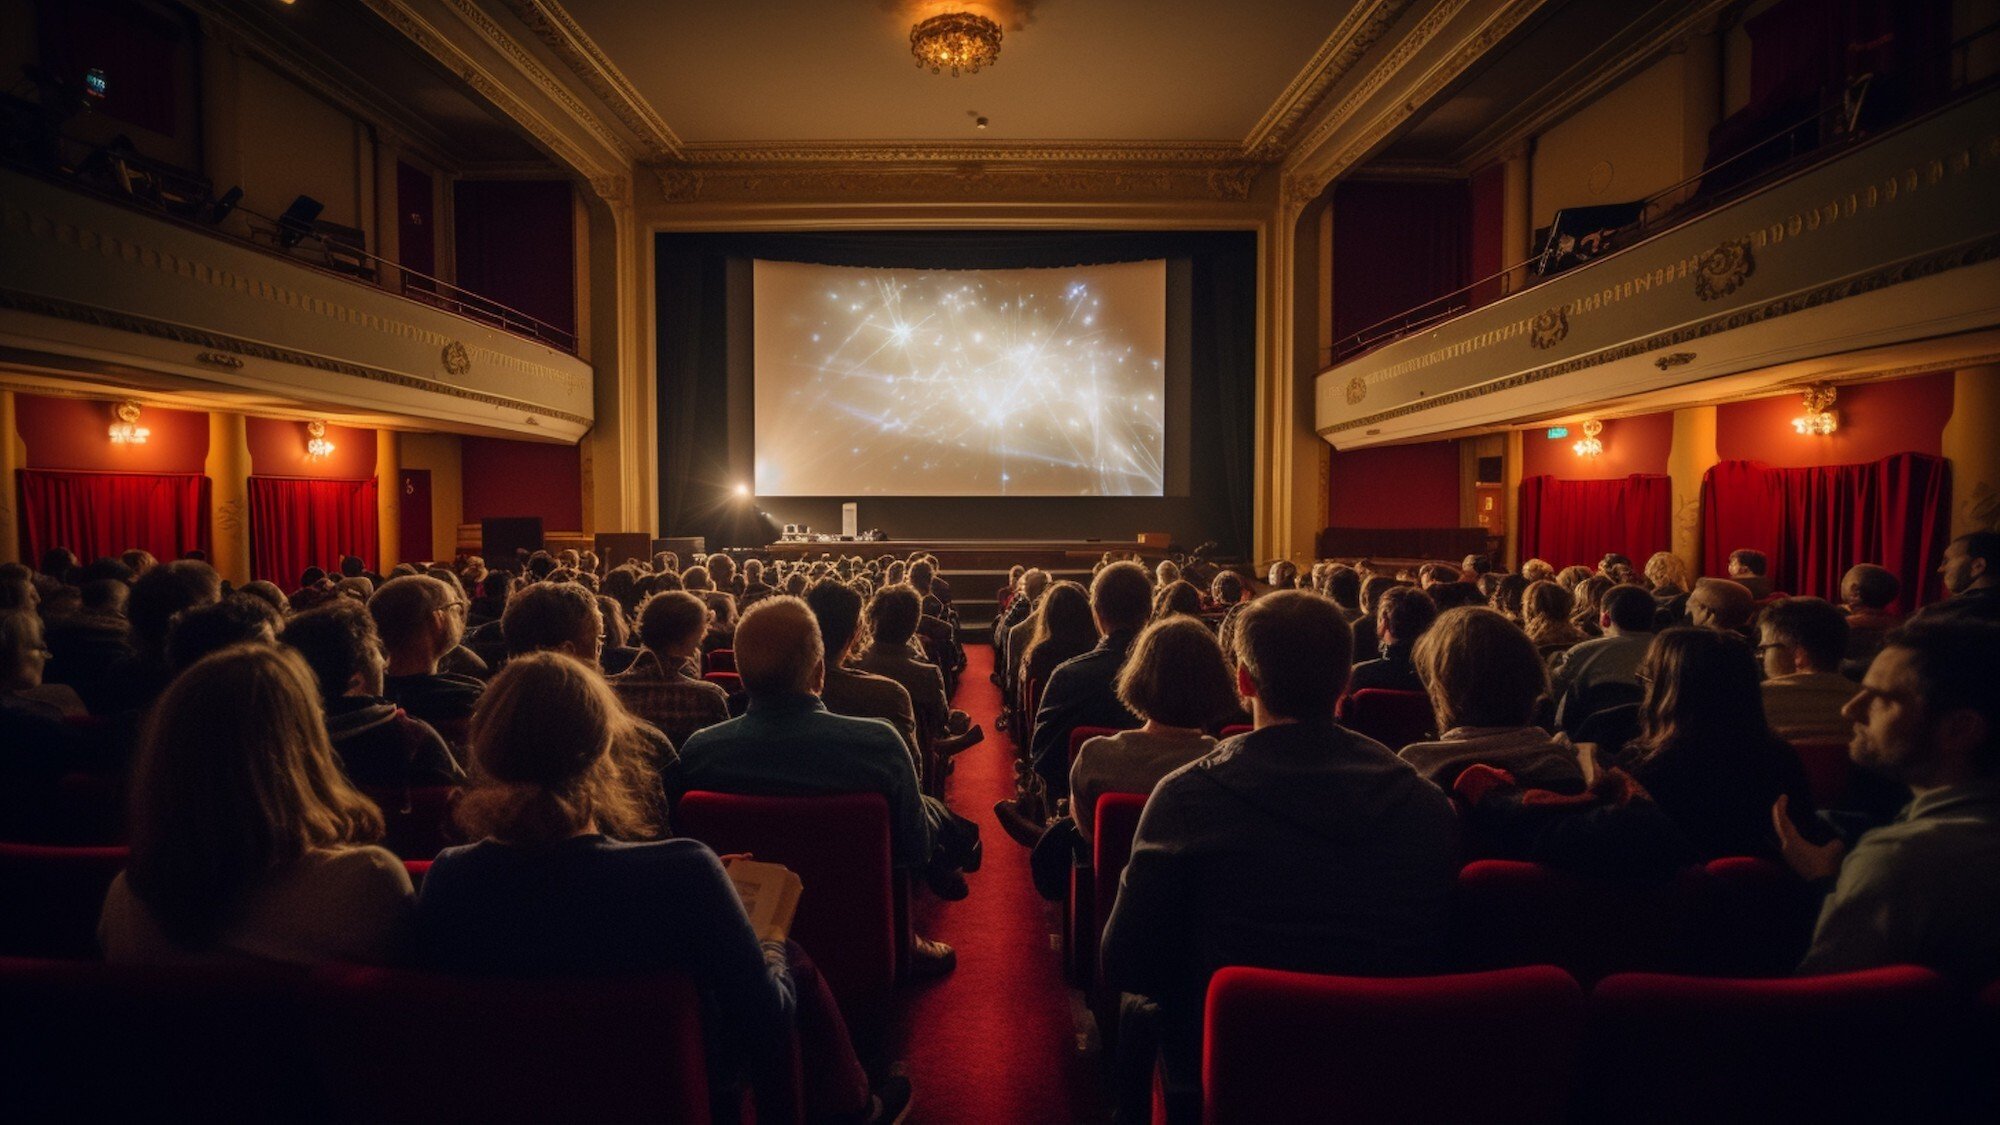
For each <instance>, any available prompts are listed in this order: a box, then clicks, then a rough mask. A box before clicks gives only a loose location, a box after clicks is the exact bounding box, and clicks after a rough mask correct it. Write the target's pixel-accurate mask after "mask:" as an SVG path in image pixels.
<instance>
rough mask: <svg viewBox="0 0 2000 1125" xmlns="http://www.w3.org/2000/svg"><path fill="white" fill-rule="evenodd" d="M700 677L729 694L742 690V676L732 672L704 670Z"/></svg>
mask: <svg viewBox="0 0 2000 1125" xmlns="http://www.w3.org/2000/svg"><path fill="white" fill-rule="evenodd" d="M701 678H702V679H704V680H707V681H708V682H709V683H711V684H714V685H716V686H717V687H719V688H721V689H722V690H723V691H726V692H728V693H730V694H731V695H734V694H736V693H737V692H739V691H742V690H743V677H741V676H739V675H737V674H736V673H734V672H705V673H703V674H702V677H701Z"/></svg>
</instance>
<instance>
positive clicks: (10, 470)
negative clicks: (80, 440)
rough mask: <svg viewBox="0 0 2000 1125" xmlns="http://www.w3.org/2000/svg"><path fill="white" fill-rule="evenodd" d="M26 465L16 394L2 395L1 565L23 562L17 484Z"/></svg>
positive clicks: (0, 393) (7, 393) (26, 459)
mask: <svg viewBox="0 0 2000 1125" xmlns="http://www.w3.org/2000/svg"><path fill="white" fill-rule="evenodd" d="M27 464H28V457H27V449H26V448H25V447H24V446H23V445H22V443H21V435H20V434H19V433H18V432H16V429H15V424H14V392H13V391H0V562H20V561H22V560H21V513H20V511H19V510H18V509H17V508H16V507H15V503H16V500H15V498H16V497H18V496H19V495H20V494H21V490H20V489H19V488H18V487H16V485H15V483H14V482H15V480H16V479H17V476H18V472H17V471H18V470H20V469H23V468H25V467H27ZM33 561H35V562H39V561H40V560H39V559H37V560H33Z"/></svg>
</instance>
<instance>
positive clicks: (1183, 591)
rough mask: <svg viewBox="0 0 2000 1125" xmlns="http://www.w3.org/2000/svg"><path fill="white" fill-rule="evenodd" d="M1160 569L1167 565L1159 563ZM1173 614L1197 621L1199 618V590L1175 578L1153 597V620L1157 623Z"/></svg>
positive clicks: (1183, 580) (1185, 581)
mask: <svg viewBox="0 0 2000 1125" xmlns="http://www.w3.org/2000/svg"><path fill="white" fill-rule="evenodd" d="M1160 565H1161V566H1162V567H1164V566H1168V565H1170V564H1168V563H1161V564H1160ZM1174 614H1181V615H1183V616H1187V617H1193V618H1197V619H1199V618H1200V617H1201V590H1199V589H1198V588H1196V586H1195V584H1194V583H1192V582H1189V581H1187V580H1185V579H1181V578H1176V579H1174V580H1173V581H1172V582H1169V583H1167V584H1166V585H1164V586H1161V587H1160V588H1159V590H1158V591H1157V592H1156V593H1155V594H1154V595H1153V620H1155V621H1158V620H1160V619H1162V618H1165V617H1171V616H1173V615H1174Z"/></svg>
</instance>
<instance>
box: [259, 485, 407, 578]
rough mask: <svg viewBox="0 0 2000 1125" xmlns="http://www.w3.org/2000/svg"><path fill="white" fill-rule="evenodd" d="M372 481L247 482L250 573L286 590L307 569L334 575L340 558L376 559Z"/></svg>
mask: <svg viewBox="0 0 2000 1125" xmlns="http://www.w3.org/2000/svg"><path fill="white" fill-rule="evenodd" d="M380 530H381V526H380V514H379V512H378V511H377V508H376V483H375V478H373V477H370V478H369V479H367V480H309V479H302V478H298V477H251V478H250V571H251V573H252V574H253V575H254V576H256V577H257V578H261V579H266V580H268V581H271V582H276V583H277V584H278V585H279V587H280V588H282V589H286V590H289V589H291V588H292V587H293V586H295V585H297V584H298V581H299V575H301V574H304V573H305V570H306V568H307V567H309V566H317V567H323V568H325V569H326V570H328V571H329V572H332V571H335V570H336V569H337V568H338V566H339V563H340V558H341V556H342V555H358V556H360V557H361V559H362V560H363V561H365V562H366V563H367V564H368V566H369V567H370V568H371V569H372V568H373V567H374V566H375V565H376V564H377V563H378V562H379V561H380V560H381V557H382V556H381V551H380V549H379V546H378V541H377V536H378V535H379V534H380Z"/></svg>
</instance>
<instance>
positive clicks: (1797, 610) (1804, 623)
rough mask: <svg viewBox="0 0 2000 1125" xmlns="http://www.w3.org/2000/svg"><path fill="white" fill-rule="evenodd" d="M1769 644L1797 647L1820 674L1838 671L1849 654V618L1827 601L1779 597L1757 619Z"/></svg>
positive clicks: (1822, 599) (1823, 599)
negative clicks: (1842, 659) (1804, 651)
mask: <svg viewBox="0 0 2000 1125" xmlns="http://www.w3.org/2000/svg"><path fill="white" fill-rule="evenodd" d="M1757 623H1758V626H1759V628H1761V629H1762V630H1763V632H1764V641H1765V643H1767V644H1781V645H1792V646H1797V647H1798V648H1802V649H1804V650H1806V659H1807V660H1810V661H1811V662H1812V666H1813V670H1814V671H1816V672H1837V671H1839V670H1840V661H1841V658H1842V657H1844V656H1846V655H1847V615H1846V614H1844V613H1842V612H1840V609H1839V607H1837V606H1835V605H1834V604H1833V603H1832V602H1829V601H1827V600H1826V599H1825V598H1807V597H1795V598H1779V599H1778V600H1777V601H1775V602H1772V603H1771V604H1770V605H1767V606H1765V607H1764V612H1763V613H1762V614H1760V615H1759V616H1758V618H1757Z"/></svg>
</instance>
